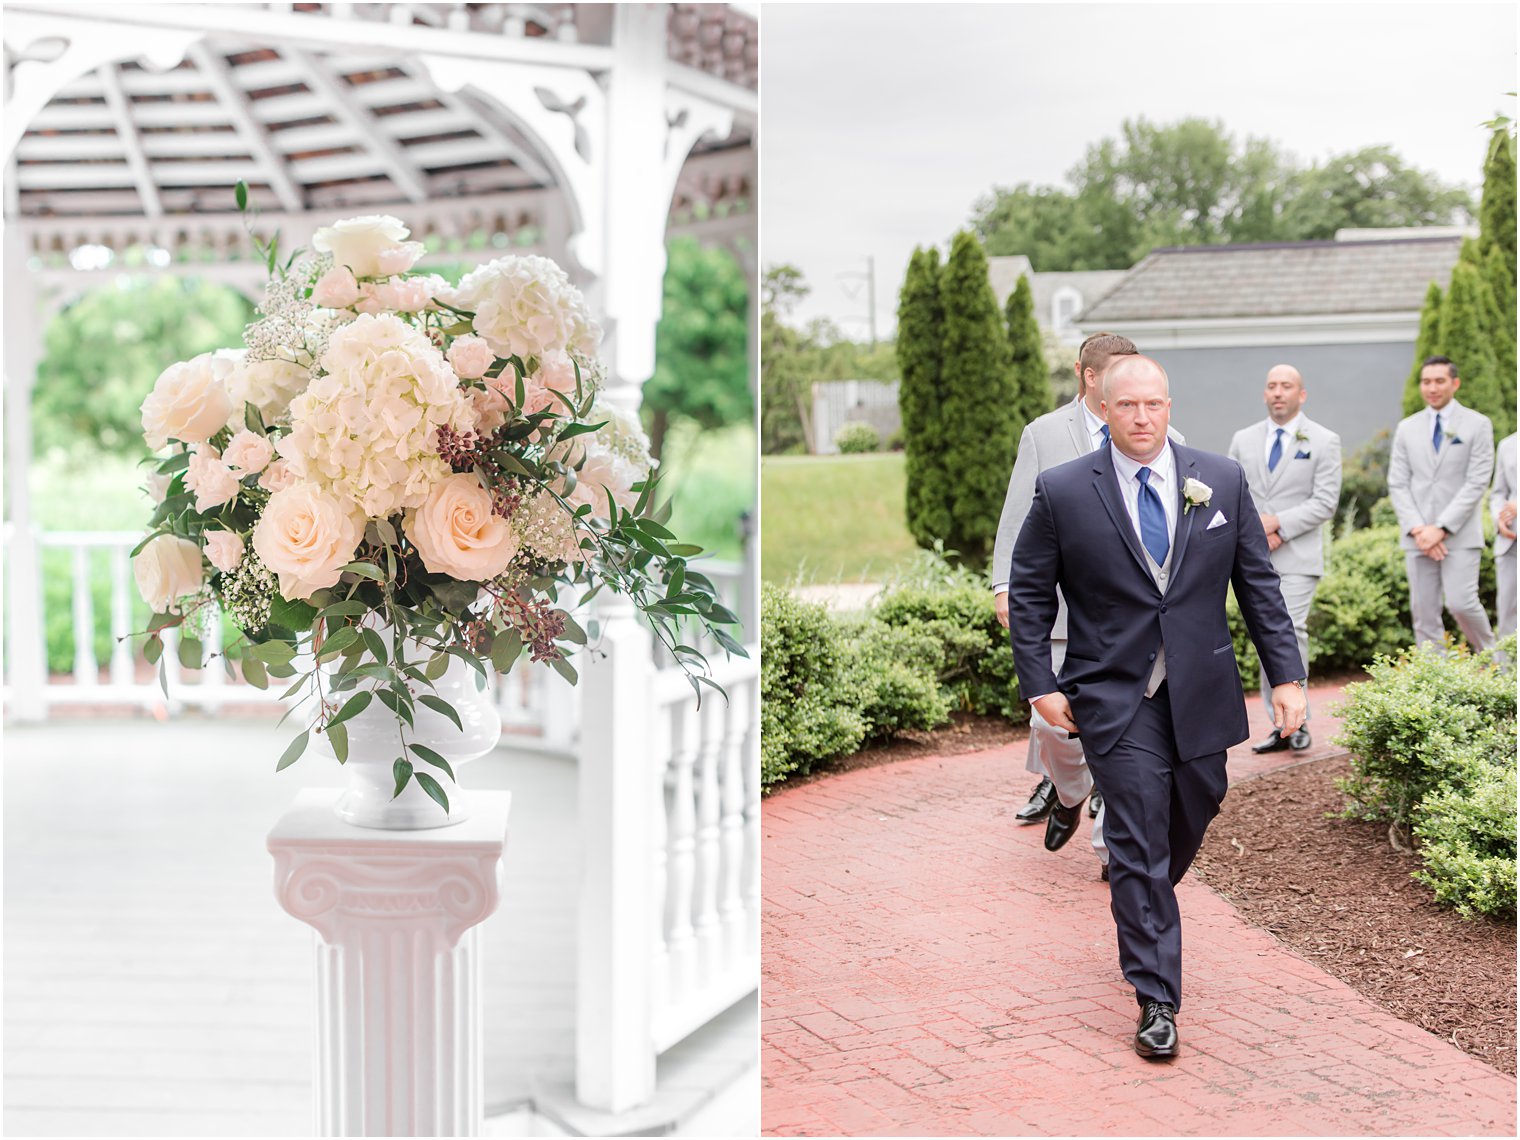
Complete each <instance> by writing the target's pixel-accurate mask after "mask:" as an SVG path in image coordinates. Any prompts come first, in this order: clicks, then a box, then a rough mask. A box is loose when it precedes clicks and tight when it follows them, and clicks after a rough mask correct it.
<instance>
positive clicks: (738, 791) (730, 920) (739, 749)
mask: <svg viewBox="0 0 1520 1140" xmlns="http://www.w3.org/2000/svg"><path fill="white" fill-rule="evenodd" d="M749 694H750V686H749V685H747V684H746V685H743V686H738V687H736V688H735V689H734V690H733V691H731V692H730V693H729V694H728V705H727V706H726V708H725V709H724V717H723V743H722V755H721V770H722V787H723V797H722V805H723V818H722V820H721V822H720V823H719V825H718V833H719V840H720V842H721V844H722V848H723V877H722V882H721V885H720V888H719V892H718V897H719V901H718V916H719V918H720V920H721V921H722V923H723V964H724V965H725V966H727V965H729V964H731V963H734V962H737V961H739V959H741V958H742V957H743V956H744V952H745V948H746V947H745V921H744V899H743V897H742V894H741V884H742V882H743V876H744V738H745V735H746V732H747V730H748V727H749Z"/></svg>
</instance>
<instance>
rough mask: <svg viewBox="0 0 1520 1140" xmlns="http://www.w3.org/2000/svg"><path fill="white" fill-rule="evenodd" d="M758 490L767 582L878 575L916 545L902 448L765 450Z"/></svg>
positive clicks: (869, 579)
mask: <svg viewBox="0 0 1520 1140" xmlns="http://www.w3.org/2000/svg"><path fill="white" fill-rule="evenodd" d="M760 491H761V502H762V503H763V504H764V525H763V526H762V527H761V528H760V530H761V538H760V541H761V546H760V573H761V576H762V577H763V578H764V580H765V581H767V582H780V583H785V582H794V581H802V582H879V581H881V580H882V578H883V577H884V576H885V575H886V574H887V573H888V572H889V571H891V570H892V569H893V568H894V567H896V566H897V565H898V564H900V563H901V562H903V561H905V560H906V559H907V558H909V557H911V556H912V554H913V552H914V550H915V549H917V547H916V546H915V545H914V542H913V537H912V536H911V535H910V534H909V533H908V527H907V524H906V523H905V522H904V521H903V496H904V475H903V456H902V453H901V452H886V453H882V454H874V455H822V456H814V455H806V456H769V455H768V456H764V457H763V458H762V459H761V461H760Z"/></svg>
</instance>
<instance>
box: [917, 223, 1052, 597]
mask: <svg viewBox="0 0 1520 1140" xmlns="http://www.w3.org/2000/svg"><path fill="white" fill-rule="evenodd" d="M940 299H941V302H942V303H943V305H944V313H945V317H944V335H943V340H942V342H941V343H942V350H941V357H940V385H939V391H940V405H939V414H940V421H939V422H940V425H941V428H942V431H943V435H942V436H941V437H940V439H939V441H938V442H939V447H940V448H941V449H942V450H940V451H939V453H938V454H939V464H940V466H941V470H942V471H943V472H944V475H945V477H946V480H947V486H946V496H945V497H946V501H947V503H948V506H949V516H950V517H949V528H948V529H947V530H945V531H942V532H940V533H937V534H933V535H932V537H933V538H934V539H936V540H939V541H942V542H943V543H944V546H945V548H946V549H948V550H953V551H955V552H956V553H957V554H958V555H959V557H960V558H962V559H963V560H964V561H965V562H966V563H967V564H968V565H970V566H975V567H981V566H984V565H985V564H986V562H987V559H988V558H989V557H990V555H991V553H992V541H993V538H994V536H995V534H996V531H997V523H998V517H999V515H1000V513H1001V511H1002V507H1003V496H1004V494H1005V492H1006V491H1007V487H1008V471H1009V465H1010V457H1011V456H1012V455H1013V453H1014V450H1015V449H1016V447H1017V445H1018V440H1019V434H1020V433H1021V432H1022V431H1023V430H1024V420H1023V419H1022V418H1021V417H1020V414H1019V409H1018V407H1017V404H1016V394H1015V392H1014V387H1013V373H1012V366H1011V362H1010V360H1009V352H1008V340H1007V336H1006V334H1005V333H1004V331H1003V321H1002V314H1001V313H999V312H998V307H997V299H996V297H995V296H994V294H993V292H992V284H991V282H990V281H989V280H988V278H987V256H986V254H985V253H983V252H982V246H981V243H980V242H979V241H977V239H976V237H975V235H973V234H971V233H969V232H964V231H963V232H962V233H959V234H957V235H956V236H955V240H954V241H953V242H952V243H951V246H950V258H949V260H948V261H947V262H946V264H945V271H944V274H943V276H942V278H941V282H940ZM908 434H909V439H910V440H911V439H912V430H911V429H909V433H908ZM911 446H912V445H911V444H910V447H911ZM909 477H910V479H911V477H912V473H911V470H910V474H909ZM910 504H911V498H910ZM913 524H914V519H913V516H912V514H911V512H910V514H909V527H910V529H912V530H914V536H915V537H916V538H918V540H919V543H920V544H921V545H923V544H924V537H923V536H922V535H921V534H920V533H919V530H918V528H917V527H915V526H914V525H913Z"/></svg>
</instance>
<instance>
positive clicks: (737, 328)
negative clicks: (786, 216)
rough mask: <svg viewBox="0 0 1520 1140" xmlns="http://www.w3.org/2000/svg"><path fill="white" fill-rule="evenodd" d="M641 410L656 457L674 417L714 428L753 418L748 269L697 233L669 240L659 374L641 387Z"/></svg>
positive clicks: (659, 332) (657, 361)
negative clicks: (708, 245)
mask: <svg viewBox="0 0 1520 1140" xmlns="http://www.w3.org/2000/svg"><path fill="white" fill-rule="evenodd" d="M639 410H640V413H641V415H642V416H643V419H644V427H645V429H646V430H647V431H648V433H649V451H650V454H651V455H653V456H655V457H656V458H659V457H660V455H661V454H662V451H663V448H664V443H665V435H666V432H667V431H668V430H669V428H670V426H671V424H672V423H673V422H679V421H681V420H690V421H692V422H694V423H695V424H697V425H698V426H700V427H702V428H706V429H709V430H711V429H716V428H721V427H726V426H728V425H730V424H736V423H743V422H746V421H748V420H750V419H751V418H752V416H753V414H754V402H753V400H752V398H751V396H750V390H749V291H748V289H747V288H746V286H745V283H744V271H743V270H742V269H741V268H740V266H739V264H738V263H737V262H736V261H735V260H734V258H733V256H732V255H730V254H728V253H726V252H725V251H723V250H722V249H712V248H706V247H704V246H702V245H700V244H698V242H697V241H696V240H695V239H694V238H675V239H673V240H672V241H671V242H670V243H669V244H668V245H667V247H666V264H665V304H664V309H663V311H662V313H661V315H660V323H659V327H658V328H657V329H656V332H655V367H654V375H653V376H651V377H650V378H649V380H648V382H647V383H646V384H645V385H644V389H643V402H642V403H641V405H640V409H639Z"/></svg>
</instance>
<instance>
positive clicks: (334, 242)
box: [311, 214, 422, 277]
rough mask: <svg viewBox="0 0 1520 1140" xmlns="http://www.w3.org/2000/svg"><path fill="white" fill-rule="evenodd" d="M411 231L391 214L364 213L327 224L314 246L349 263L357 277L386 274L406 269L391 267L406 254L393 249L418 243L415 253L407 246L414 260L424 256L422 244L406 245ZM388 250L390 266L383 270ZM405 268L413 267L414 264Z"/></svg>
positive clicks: (320, 231) (388, 263) (387, 262)
mask: <svg viewBox="0 0 1520 1140" xmlns="http://www.w3.org/2000/svg"><path fill="white" fill-rule="evenodd" d="M409 232H410V231H409V230H408V229H407V228H406V223H404V222H403V221H401V219H399V218H393V217H391V216H390V215H389V214H365V215H363V216H361V217H357V218H344V219H343V220H342V221H340V222H334V223H333V224H332V225H330V226H324V227H323V228H322V229H320V230H318V231H317V232H316V233H315V234H314V235H312V239H311V245H312V248H313V249H315V250H316V251H317V252H318V253H330V254H332V255H333V261H335V262H336V263H337V264H339V265H346V266H348V268H349V269H351V270H352V271H353V274H354V276H355V277H385V276H390V275H391V274H393V273H400V272H403V270H401V269H395V268H389V267H391V266H395V265H397V264H399V263H400V262H401V261H402V260H404V257H403V255H400V254H397V253H395V252H394V251H397V250H402V249H404V248H407V247H411V246H415V247H416V250H415V254H411V250H410V249H407V253H408V254H411V259H412V262H415V261H416V260H417V258H418V257H420V256H422V245H421V243H419V242H407V243H406V246H405V247H404V246H403V244H402V243H403V240H404V239H405V238H406V236H407V234H408V233H409ZM387 253H390V256H389V257H388V258H387V259H386V266H387V267H388V268H386V269H382V268H381V264H380V262H381V256H382V255H383V254H387ZM405 268H406V269H410V268H411V263H408V264H407V265H406V266H405Z"/></svg>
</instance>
